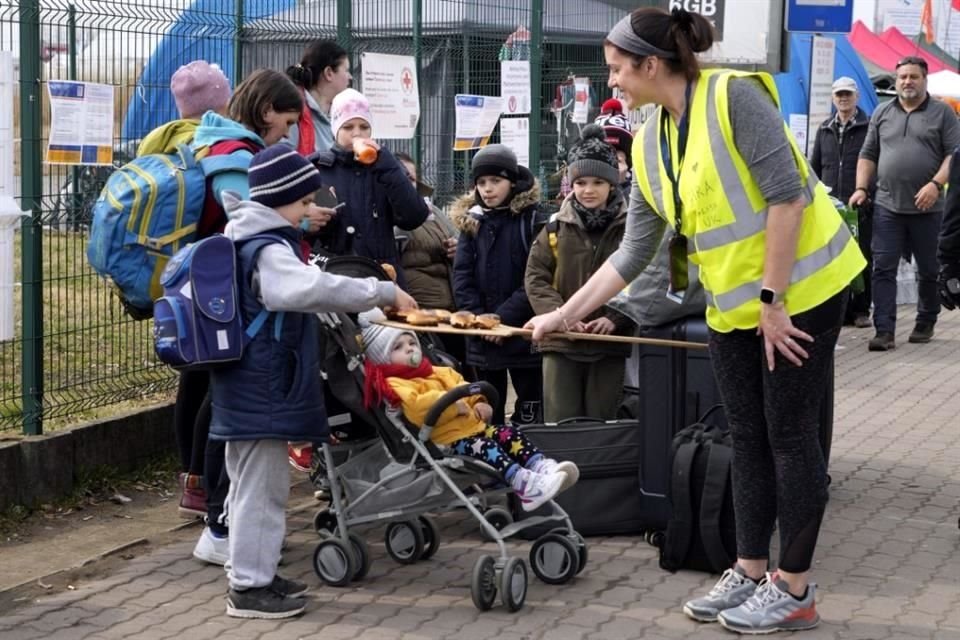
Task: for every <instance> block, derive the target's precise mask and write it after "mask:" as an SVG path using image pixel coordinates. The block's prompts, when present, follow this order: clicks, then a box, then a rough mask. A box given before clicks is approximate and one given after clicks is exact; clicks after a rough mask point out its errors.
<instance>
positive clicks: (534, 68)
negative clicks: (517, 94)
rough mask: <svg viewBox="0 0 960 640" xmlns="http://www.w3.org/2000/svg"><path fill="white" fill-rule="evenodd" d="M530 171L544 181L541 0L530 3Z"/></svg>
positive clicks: (533, 0)
mask: <svg viewBox="0 0 960 640" xmlns="http://www.w3.org/2000/svg"><path fill="white" fill-rule="evenodd" d="M530 23H531V24H530V171H531V172H532V173H533V175H535V176H537V177H538V178H540V182H541V184H542V183H543V181H544V172H543V168H542V167H541V166H540V124H541V122H542V118H543V109H542V105H541V103H542V102H543V87H542V86H540V82H541V78H542V76H543V70H542V69H541V65H542V64H543V52H542V48H543V0H531V3H530Z"/></svg>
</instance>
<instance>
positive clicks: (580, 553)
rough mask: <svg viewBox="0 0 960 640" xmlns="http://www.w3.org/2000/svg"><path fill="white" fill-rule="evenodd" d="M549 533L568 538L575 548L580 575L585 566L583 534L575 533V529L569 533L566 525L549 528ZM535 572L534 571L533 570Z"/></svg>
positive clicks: (585, 549)
mask: <svg viewBox="0 0 960 640" xmlns="http://www.w3.org/2000/svg"><path fill="white" fill-rule="evenodd" d="M550 533H559V534H560V535H562V536H563V537H565V538H567V539H568V540H570V542H572V543H573V545H574V546H575V547H576V548H577V574H576V575H580V572H581V571H583V569H584V567H586V566H587V557H588V553H587V541H586V540H584V539H583V536H582V535H580V534H579V533H577V532H576V531H574V532H572V533H570V532H568V531H567V529H566V527H560V528H558V529H551V530H550ZM534 573H536V572H534Z"/></svg>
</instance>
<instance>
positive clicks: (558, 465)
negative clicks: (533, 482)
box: [528, 456, 580, 493]
mask: <svg viewBox="0 0 960 640" xmlns="http://www.w3.org/2000/svg"><path fill="white" fill-rule="evenodd" d="M528 468H529V469H530V471H533V472H534V473H542V474H550V473H557V472H563V473H565V474H566V475H567V477H566V479H565V480H564V481H563V485H561V486H560V491H559V493H562V492H564V491H566V490H567V489H569V488H570V487H572V486H573V485H575V484H577V480H579V479H580V469H579V468H577V465H576V464H574V463H573V462H570V461H569V460H564V461H563V462H557V461H556V460H554V459H553V458H548V457H546V456H543V457H542V458H537V461H536V462H534V463H533V464H532V465H530V466H529V467H528Z"/></svg>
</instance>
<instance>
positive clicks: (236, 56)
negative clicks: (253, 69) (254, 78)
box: [233, 0, 243, 87]
mask: <svg viewBox="0 0 960 640" xmlns="http://www.w3.org/2000/svg"><path fill="white" fill-rule="evenodd" d="M233 19H234V23H233V86H234V87H236V86H237V85H238V84H240V82H241V81H242V80H243V39H242V38H241V34H242V33H243V0H235V2H234V5H233Z"/></svg>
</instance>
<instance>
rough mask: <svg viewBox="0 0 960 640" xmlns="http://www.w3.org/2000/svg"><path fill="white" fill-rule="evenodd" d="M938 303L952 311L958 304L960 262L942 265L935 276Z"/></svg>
mask: <svg viewBox="0 0 960 640" xmlns="http://www.w3.org/2000/svg"><path fill="white" fill-rule="evenodd" d="M937 292H938V293H939V294H940V304H941V305H943V306H944V308H946V309H949V310H951V311H953V310H954V309H956V308H957V307H958V306H960V264H958V265H943V266H942V267H940V275H939V276H938V277H937Z"/></svg>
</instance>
